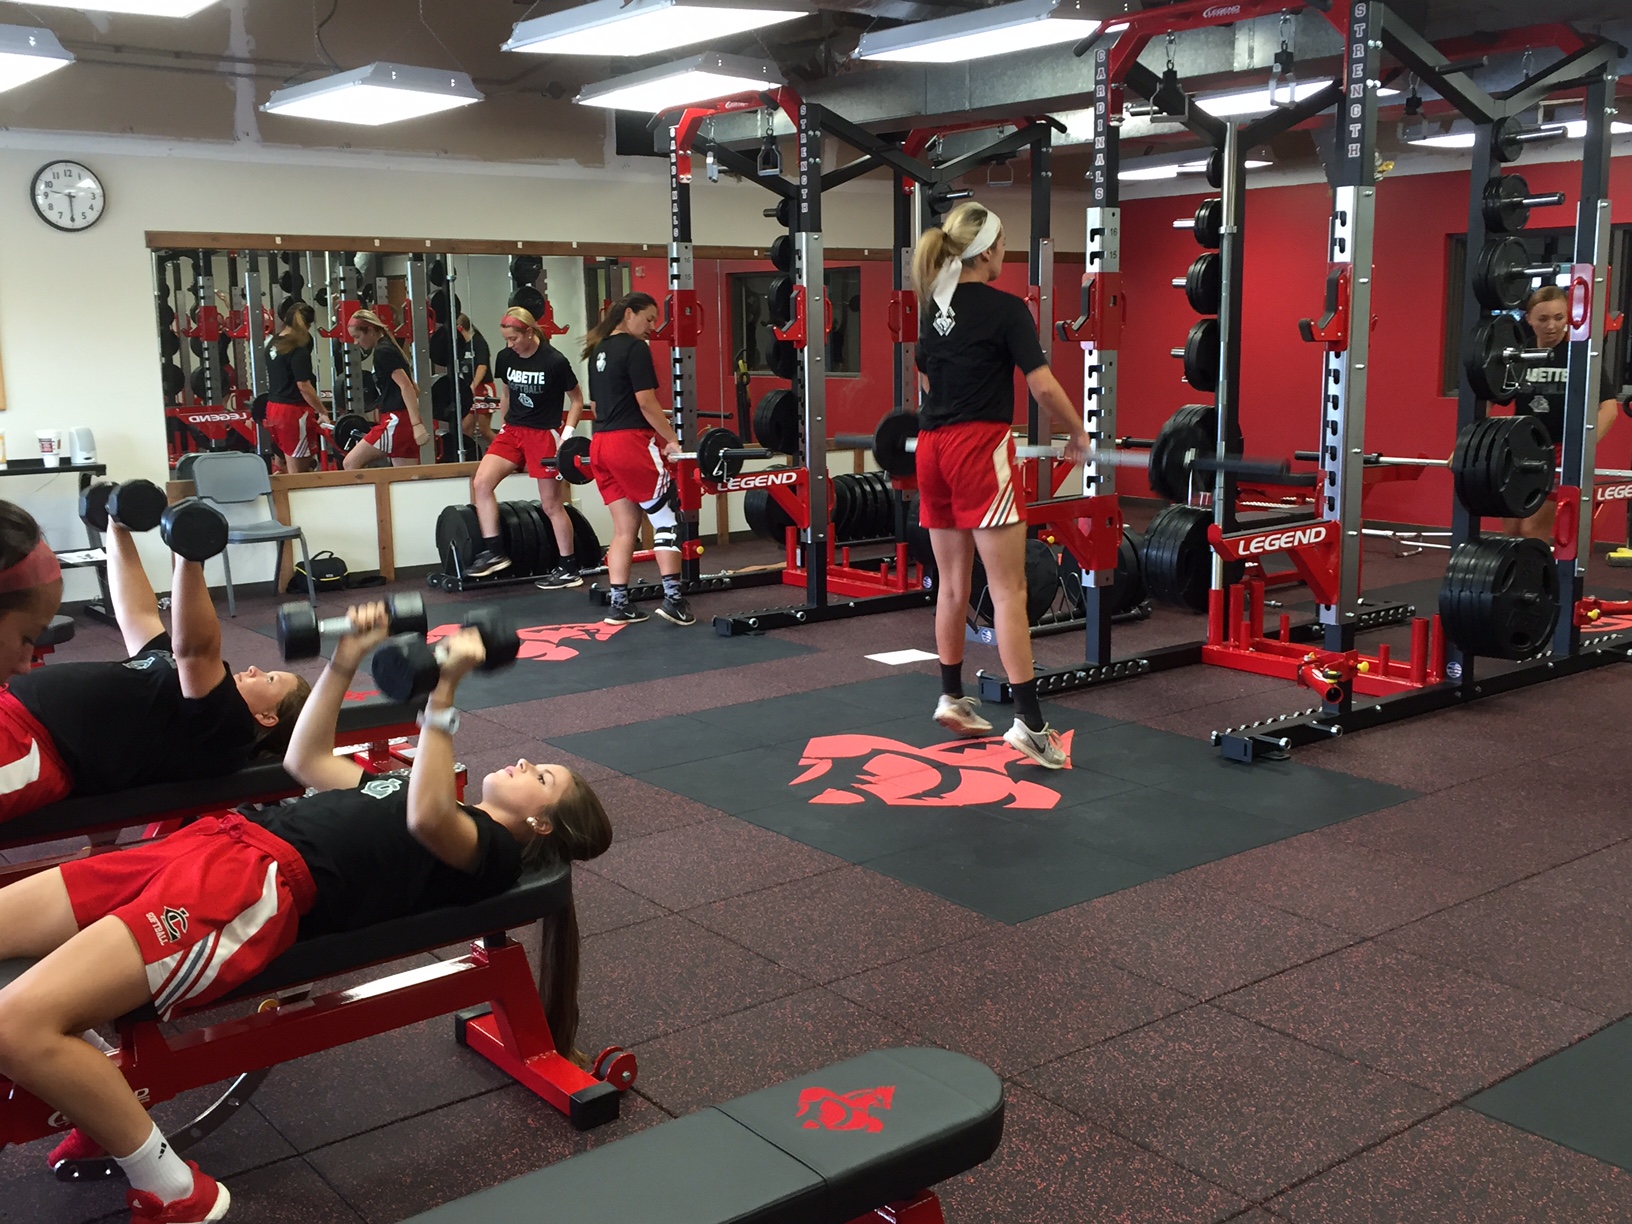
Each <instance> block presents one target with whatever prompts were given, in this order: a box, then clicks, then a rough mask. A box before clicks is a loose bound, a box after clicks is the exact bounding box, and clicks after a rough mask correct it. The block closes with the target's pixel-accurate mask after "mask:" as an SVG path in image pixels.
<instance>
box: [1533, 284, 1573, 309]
mask: <svg viewBox="0 0 1632 1224" xmlns="http://www.w3.org/2000/svg"><path fill="white" fill-rule="evenodd" d="M1569 300H1570V295H1569V294H1567V293H1565V292H1564V290H1562V289H1560V288H1559V287H1558V286H1557V285H1543V286H1542V287H1541V288H1540V289H1537V290H1536V291H1535V292H1534V293H1532V294H1531V295H1530V296H1529V297H1527V298H1525V299H1524V313H1525V314H1526V315H1528V314H1529V313H1530V312H1531V311H1532V310H1534V309H1535V308H1536V307H1537V306H1540V305H1541V304H1542V303H1543V302H1568V301H1569Z"/></svg>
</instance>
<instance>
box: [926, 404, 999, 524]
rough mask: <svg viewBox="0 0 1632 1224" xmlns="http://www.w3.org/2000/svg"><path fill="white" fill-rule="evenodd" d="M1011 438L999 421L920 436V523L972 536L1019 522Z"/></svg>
mask: <svg viewBox="0 0 1632 1224" xmlns="http://www.w3.org/2000/svg"><path fill="white" fill-rule="evenodd" d="M1014 467H1015V455H1014V434H1013V433H1012V432H1010V430H1009V427H1008V426H1007V425H1005V424H1002V423H1000V422H997V421H968V422H965V423H963V424H960V425H943V426H941V427H940V428H939V429H925V430H922V431H920V432H919V434H918V522H919V523H920V524H922V525H923V526H925V527H940V528H956V529H957V530H960V531H970V530H975V529H978V528H981V527H1007V526H1009V525H1010V524H1011V523H1018V522H1019V521H1020V504H1019V496H1018V491H1017V490H1016V489H1015V487H1014Z"/></svg>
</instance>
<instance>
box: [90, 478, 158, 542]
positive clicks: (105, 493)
mask: <svg viewBox="0 0 1632 1224" xmlns="http://www.w3.org/2000/svg"><path fill="white" fill-rule="evenodd" d="M169 502H170V499H169V498H167V497H166V496H165V495H164V490H163V489H161V488H159V486H158V485H156V484H154V483H153V482H152V481H151V480H127V481H126V482H125V483H124V484H115V483H114V482H113V481H111V480H99V481H97V482H96V483H95V484H93V485H92V486H91V487H90V488H88V489H86V490H85V491H84V492H83V493H81V494H80V495H79V517H80V518H81V519H83V520H84V522H85V525H86V526H87V527H90V528H92V529H93V530H95V531H106V530H107V529H108V520H109V519H112V520H113V521H114V522H116V523H118V524H119V525H120V526H121V527H123V528H124V529H125V530H126V531H152V530H153V528H155V527H157V526H158V525H159V520H160V519H161V518H163V517H164V509H165V507H166V506H167V505H168V504H169Z"/></svg>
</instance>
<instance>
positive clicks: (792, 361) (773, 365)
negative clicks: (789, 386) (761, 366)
mask: <svg viewBox="0 0 1632 1224" xmlns="http://www.w3.org/2000/svg"><path fill="white" fill-rule="evenodd" d="M765 364H766V365H768V366H769V367H770V370H771V373H772V374H774V375H776V376H777V377H778V378H783V379H787V380H788V381H790V382H791V381H792V380H793V377H794V375H796V374H798V373H799V350H798V349H796V348H794V347H793V341H792V340H773V341H771V351H770V354H769V355H768V356H767V357H766V360H765Z"/></svg>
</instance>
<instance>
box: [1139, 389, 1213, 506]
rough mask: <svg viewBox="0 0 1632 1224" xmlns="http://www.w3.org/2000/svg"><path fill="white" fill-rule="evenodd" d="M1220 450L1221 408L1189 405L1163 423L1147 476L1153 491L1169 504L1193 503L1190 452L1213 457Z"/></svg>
mask: <svg viewBox="0 0 1632 1224" xmlns="http://www.w3.org/2000/svg"><path fill="white" fill-rule="evenodd" d="M1217 449H1218V409H1217V408H1216V407H1215V406H1214V405H1212V404H1186V405H1185V406H1184V407H1183V408H1180V409H1179V410H1178V411H1177V412H1175V413H1174V414H1173V415H1172V416H1171V417H1169V418H1168V419H1167V420H1166V421H1165V422H1164V423H1163V425H1162V428H1161V429H1160V430H1159V431H1158V432H1157V434H1156V439H1155V442H1154V443H1153V444H1152V446H1151V448H1150V462H1149V464H1148V465H1147V467H1146V475H1147V476H1148V478H1149V480H1150V487H1151V490H1152V491H1153V492H1154V493H1155V494H1156V495H1157V496H1158V497H1165V498H1166V499H1167V500H1168V501H1172V502H1184V501H1189V500H1190V465H1189V463H1188V462H1187V460H1188V457H1189V453H1190V452H1191V451H1196V452H1197V453H1198V454H1207V455H1210V454H1213V453H1214V452H1215V451H1216V450H1217Z"/></svg>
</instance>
